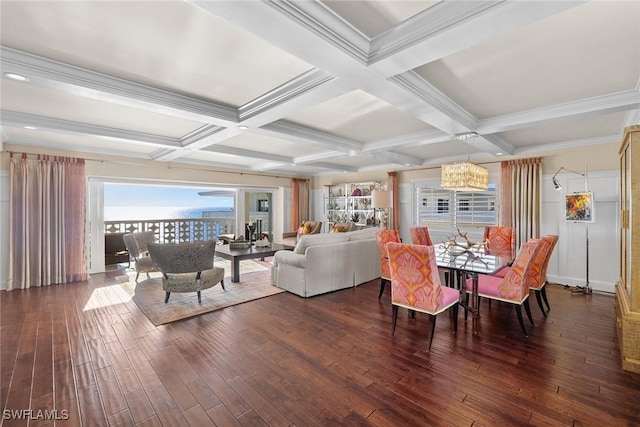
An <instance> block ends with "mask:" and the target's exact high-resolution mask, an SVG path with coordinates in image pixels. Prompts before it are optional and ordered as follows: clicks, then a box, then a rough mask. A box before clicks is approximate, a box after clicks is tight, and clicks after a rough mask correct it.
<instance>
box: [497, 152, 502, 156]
mask: <svg viewBox="0 0 640 427" xmlns="http://www.w3.org/2000/svg"><path fill="white" fill-rule="evenodd" d="M503 154H504V153H496V156H502V155H503Z"/></svg>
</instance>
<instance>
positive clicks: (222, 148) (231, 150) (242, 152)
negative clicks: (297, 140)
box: [202, 145, 293, 164]
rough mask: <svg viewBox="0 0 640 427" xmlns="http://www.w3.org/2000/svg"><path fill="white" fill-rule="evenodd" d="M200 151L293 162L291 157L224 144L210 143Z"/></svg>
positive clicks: (287, 162)
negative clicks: (210, 144)
mask: <svg viewBox="0 0 640 427" xmlns="http://www.w3.org/2000/svg"><path fill="white" fill-rule="evenodd" d="M202 151H207V152H209V153H220V154H230V155H233V156H238V157H249V158H252V159H259V160H268V161H273V162H279V163H286V164H291V163H293V157H289V156H282V155H280V154H271V153H264V152H262V151H254V150H247V149H244V148H237V147H229V146H226V145H212V146H209V147H206V148H203V149H202Z"/></svg>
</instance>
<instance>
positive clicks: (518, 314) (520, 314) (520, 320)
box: [514, 304, 529, 338]
mask: <svg viewBox="0 0 640 427" xmlns="http://www.w3.org/2000/svg"><path fill="white" fill-rule="evenodd" d="M514 307H515V308H516V316H518V322H519V323H520V327H521V328H522V332H524V336H525V337H527V338H528V337H529V334H528V333H527V329H526V328H525V327H524V321H523V320H522V307H521V306H520V305H519V304H516V305H514Z"/></svg>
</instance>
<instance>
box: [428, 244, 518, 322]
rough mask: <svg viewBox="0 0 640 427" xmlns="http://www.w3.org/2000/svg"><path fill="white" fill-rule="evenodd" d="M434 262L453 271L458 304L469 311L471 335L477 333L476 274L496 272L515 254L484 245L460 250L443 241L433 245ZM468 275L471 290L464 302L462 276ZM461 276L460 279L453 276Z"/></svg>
mask: <svg viewBox="0 0 640 427" xmlns="http://www.w3.org/2000/svg"><path fill="white" fill-rule="evenodd" d="M434 249H435V255H436V263H437V265H438V267H439V268H442V269H447V270H450V271H452V272H453V273H455V274H453V286H454V287H458V289H459V290H460V301H459V304H460V305H461V306H462V307H464V309H465V310H467V311H470V312H471V316H472V317H471V319H472V331H473V335H478V329H479V319H480V311H479V310H478V276H479V275H481V274H489V275H492V274H496V273H497V272H498V271H500V270H502V269H503V268H505V267H507V266H508V265H510V264H511V263H512V262H513V259H514V256H515V254H514V253H513V252H508V253H489V252H487V251H486V250H485V248H484V247H480V248H476V247H472V248H470V249H467V250H460V249H459V248H458V247H447V246H446V245H445V244H444V243H439V244H436V245H434ZM466 276H470V277H471V280H472V284H473V286H472V292H471V298H470V299H469V304H467V302H466V286H465V282H466V280H464V277H466ZM459 277H462V278H463V279H462V280H455V278H459Z"/></svg>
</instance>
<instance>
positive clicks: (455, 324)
mask: <svg viewBox="0 0 640 427" xmlns="http://www.w3.org/2000/svg"><path fill="white" fill-rule="evenodd" d="M452 308H453V333H454V334H457V333H458V303H455V304H454V305H453V307H452Z"/></svg>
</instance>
